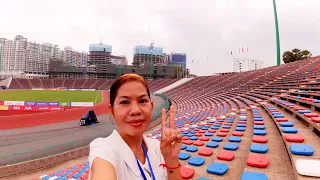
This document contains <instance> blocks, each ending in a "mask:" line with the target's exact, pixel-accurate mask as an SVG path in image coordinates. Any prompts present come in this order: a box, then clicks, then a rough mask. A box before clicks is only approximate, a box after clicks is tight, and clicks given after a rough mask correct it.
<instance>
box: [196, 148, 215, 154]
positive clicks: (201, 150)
mask: <svg viewBox="0 0 320 180" xmlns="http://www.w3.org/2000/svg"><path fill="white" fill-rule="evenodd" d="M212 153H213V151H212V149H211V148H201V149H199V151H198V154H199V155H202V156H211V155H212Z"/></svg>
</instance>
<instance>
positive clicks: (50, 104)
mask: <svg viewBox="0 0 320 180" xmlns="http://www.w3.org/2000/svg"><path fill="white" fill-rule="evenodd" d="M48 106H59V103H58V102H48Z"/></svg>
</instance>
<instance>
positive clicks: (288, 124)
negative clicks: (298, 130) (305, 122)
mask: <svg viewBox="0 0 320 180" xmlns="http://www.w3.org/2000/svg"><path fill="white" fill-rule="evenodd" d="M279 125H280V126H281V127H292V126H293V122H280V123H279Z"/></svg>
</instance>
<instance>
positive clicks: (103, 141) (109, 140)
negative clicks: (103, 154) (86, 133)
mask: <svg viewBox="0 0 320 180" xmlns="http://www.w3.org/2000/svg"><path fill="white" fill-rule="evenodd" d="M115 141H116V140H115V138H114V133H112V134H110V135H109V136H107V137H104V138H103V137H99V138H96V139H94V140H93V141H91V143H90V145H89V146H90V150H91V149H96V148H99V149H106V150H112V149H113V146H114V145H115Z"/></svg>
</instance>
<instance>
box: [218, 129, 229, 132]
mask: <svg viewBox="0 0 320 180" xmlns="http://www.w3.org/2000/svg"><path fill="white" fill-rule="evenodd" d="M220 132H229V129H220Z"/></svg>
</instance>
